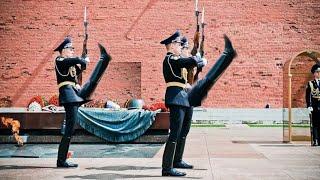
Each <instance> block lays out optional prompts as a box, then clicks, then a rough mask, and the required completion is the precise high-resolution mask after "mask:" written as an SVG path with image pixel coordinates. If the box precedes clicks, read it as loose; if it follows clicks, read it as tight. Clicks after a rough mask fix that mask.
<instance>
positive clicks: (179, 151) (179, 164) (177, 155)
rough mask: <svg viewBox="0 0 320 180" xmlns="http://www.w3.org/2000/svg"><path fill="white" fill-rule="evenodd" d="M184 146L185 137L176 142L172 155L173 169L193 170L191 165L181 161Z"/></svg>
mask: <svg viewBox="0 0 320 180" xmlns="http://www.w3.org/2000/svg"><path fill="white" fill-rule="evenodd" d="M185 144H186V137H182V138H181V140H179V141H178V144H177V147H176V153H175V154H174V160H173V167H174V168H181V169H192V168H193V166H192V165H191V164H187V163H186V162H184V161H183V160H182V156H183V152H184V147H185Z"/></svg>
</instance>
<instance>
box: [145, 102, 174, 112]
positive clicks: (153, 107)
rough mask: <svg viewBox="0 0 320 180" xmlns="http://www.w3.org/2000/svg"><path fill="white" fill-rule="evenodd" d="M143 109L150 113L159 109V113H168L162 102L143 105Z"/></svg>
mask: <svg viewBox="0 0 320 180" xmlns="http://www.w3.org/2000/svg"><path fill="white" fill-rule="evenodd" d="M143 109H146V110H150V111H156V110H158V109H161V112H168V111H169V110H168V108H167V107H166V105H165V104H164V103H163V102H157V103H154V104H151V105H150V106H147V105H145V106H144V107H143Z"/></svg>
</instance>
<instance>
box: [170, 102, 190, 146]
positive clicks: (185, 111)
mask: <svg viewBox="0 0 320 180" xmlns="http://www.w3.org/2000/svg"><path fill="white" fill-rule="evenodd" d="M169 109H170V133H169V138H168V141H173V142H177V141H178V140H179V139H181V138H183V137H184V138H185V137H187V135H188V133H189V131H190V126H191V121H192V114H193V108H192V107H183V106H175V105H171V106H169Z"/></svg>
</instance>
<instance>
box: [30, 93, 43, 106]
mask: <svg viewBox="0 0 320 180" xmlns="http://www.w3.org/2000/svg"><path fill="white" fill-rule="evenodd" d="M32 102H37V103H39V104H40V106H41V107H44V106H45V105H46V100H45V99H44V97H42V96H39V95H38V96H34V97H32V98H31V99H30V100H29V103H28V107H29V105H30V104H31V103H32Z"/></svg>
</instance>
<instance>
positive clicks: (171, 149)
mask: <svg viewBox="0 0 320 180" xmlns="http://www.w3.org/2000/svg"><path fill="white" fill-rule="evenodd" d="M175 149H176V142H172V141H168V142H167V143H166V147H165V149H164V153H163V158H162V176H185V175H186V173H184V172H179V171H177V170H175V169H174V168H173V158H174V153H175Z"/></svg>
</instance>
